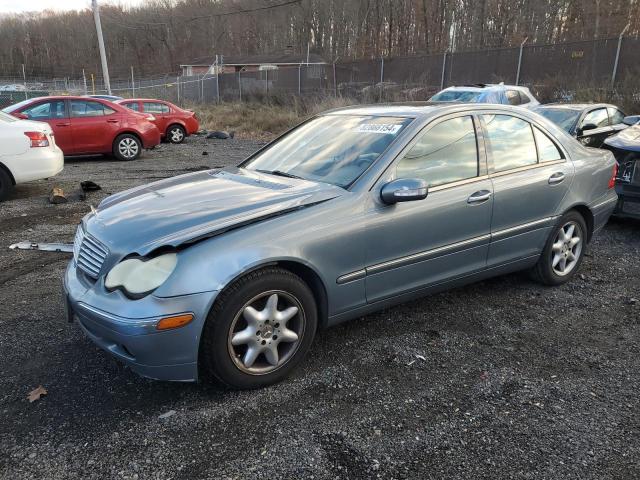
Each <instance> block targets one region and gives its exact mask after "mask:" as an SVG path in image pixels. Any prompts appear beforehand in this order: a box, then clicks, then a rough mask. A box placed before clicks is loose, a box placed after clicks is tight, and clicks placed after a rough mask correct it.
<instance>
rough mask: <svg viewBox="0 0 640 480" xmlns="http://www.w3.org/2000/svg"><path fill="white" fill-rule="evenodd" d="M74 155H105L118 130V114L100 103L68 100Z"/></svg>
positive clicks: (110, 147)
mask: <svg viewBox="0 0 640 480" xmlns="http://www.w3.org/2000/svg"><path fill="white" fill-rule="evenodd" d="M69 105H70V110H71V116H70V117H71V118H70V120H71V128H72V130H73V140H74V153H76V154H91V153H107V152H110V151H111V150H112V143H113V140H114V139H115V137H116V134H117V132H118V130H119V129H120V114H119V113H118V112H116V111H115V110H113V109H112V108H109V107H108V106H107V105H105V104H104V103H102V102H97V101H94V100H69Z"/></svg>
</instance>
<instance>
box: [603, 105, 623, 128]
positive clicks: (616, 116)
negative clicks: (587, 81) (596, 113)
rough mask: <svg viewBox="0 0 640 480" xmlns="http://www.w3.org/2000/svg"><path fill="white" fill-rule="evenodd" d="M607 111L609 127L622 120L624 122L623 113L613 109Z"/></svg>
mask: <svg viewBox="0 0 640 480" xmlns="http://www.w3.org/2000/svg"><path fill="white" fill-rule="evenodd" d="M607 110H609V120H610V122H611V125H617V124H619V123H622V120H624V113H622V112H621V111H620V110H618V109H617V108H613V107H609V108H608V109H607Z"/></svg>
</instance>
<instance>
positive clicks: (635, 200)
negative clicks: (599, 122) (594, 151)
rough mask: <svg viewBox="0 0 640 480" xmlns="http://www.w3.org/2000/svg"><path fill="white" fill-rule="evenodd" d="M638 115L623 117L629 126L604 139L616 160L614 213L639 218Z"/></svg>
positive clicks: (605, 145) (639, 127)
mask: <svg viewBox="0 0 640 480" xmlns="http://www.w3.org/2000/svg"><path fill="white" fill-rule="evenodd" d="M639 121H640V116H638V115H635V116H630V117H625V123H628V124H631V125H632V126H630V127H629V128H627V129H625V130H623V131H622V132H620V133H618V134H617V135H614V136H611V137H609V138H607V139H606V140H605V141H604V146H603V148H606V149H608V150H611V151H612V152H613V155H614V156H615V157H616V161H617V162H618V177H617V179H616V192H617V193H618V205H617V206H616V209H615V211H614V215H617V216H622V217H633V218H637V219H640V123H638V122H639Z"/></svg>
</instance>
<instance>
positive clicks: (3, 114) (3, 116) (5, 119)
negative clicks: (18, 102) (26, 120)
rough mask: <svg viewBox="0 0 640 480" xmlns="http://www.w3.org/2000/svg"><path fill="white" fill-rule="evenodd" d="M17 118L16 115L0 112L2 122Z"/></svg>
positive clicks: (12, 120)
mask: <svg viewBox="0 0 640 480" xmlns="http://www.w3.org/2000/svg"><path fill="white" fill-rule="evenodd" d="M17 120H18V119H17V118H16V117H12V116H11V115H8V114H6V113H4V112H0V121H2V122H15V121H17Z"/></svg>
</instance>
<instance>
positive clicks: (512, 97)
mask: <svg viewBox="0 0 640 480" xmlns="http://www.w3.org/2000/svg"><path fill="white" fill-rule="evenodd" d="M505 95H506V97H507V100H508V102H509V104H510V105H520V104H521V103H522V101H521V100H520V92H519V91H517V90H507V91H506V92H505Z"/></svg>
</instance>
